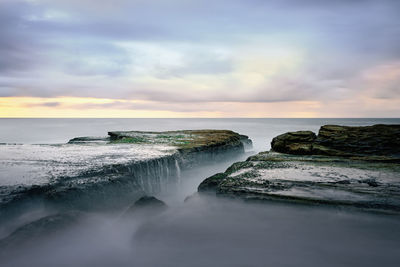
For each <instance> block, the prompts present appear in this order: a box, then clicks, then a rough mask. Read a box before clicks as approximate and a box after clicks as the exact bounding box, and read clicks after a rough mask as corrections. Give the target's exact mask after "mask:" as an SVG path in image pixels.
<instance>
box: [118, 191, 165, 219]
mask: <svg viewBox="0 0 400 267" xmlns="http://www.w3.org/2000/svg"><path fill="white" fill-rule="evenodd" d="M167 208H168V206H167V204H165V203H164V201H161V200H159V199H157V198H155V197H153V196H143V197H141V198H139V200H137V201H136V202H135V203H134V204H133V205H132V206H130V207H129V209H128V210H127V211H126V213H125V215H126V216H132V215H143V214H145V215H155V214H158V213H160V212H163V211H165V210H166V209H167Z"/></svg>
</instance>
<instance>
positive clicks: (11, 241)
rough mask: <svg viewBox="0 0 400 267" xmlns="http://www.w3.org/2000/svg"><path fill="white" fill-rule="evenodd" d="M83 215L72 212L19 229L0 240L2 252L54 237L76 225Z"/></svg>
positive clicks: (43, 219)
mask: <svg viewBox="0 0 400 267" xmlns="http://www.w3.org/2000/svg"><path fill="white" fill-rule="evenodd" d="M82 216H83V213H81V212H77V211H70V212H66V213H59V214H55V215H50V216H46V217H43V218H41V219H39V220H36V221H34V222H31V223H28V224H26V225H23V226H21V227H19V228H18V229H17V230H15V231H14V232H13V233H11V234H10V235H9V236H8V237H6V238H4V239H2V240H0V251H2V250H3V252H4V251H6V250H7V249H15V248H20V247H21V246H24V245H34V244H35V243H36V242H40V240H42V239H43V238H48V237H51V236H54V235H56V234H58V233H60V232H61V231H63V230H65V229H67V228H69V227H71V226H73V225H75V224H76V223H78V222H79V220H80V219H81V218H82Z"/></svg>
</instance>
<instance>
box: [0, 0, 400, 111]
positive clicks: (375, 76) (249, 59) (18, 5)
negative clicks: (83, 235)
mask: <svg viewBox="0 0 400 267" xmlns="http://www.w3.org/2000/svg"><path fill="white" fill-rule="evenodd" d="M0 117H162V118H164V117H400V1H398V0H375V1H372V0H335V1H324V0H185V1H184V0H157V1H155V0H146V1H144V0H130V1H128V0H113V1H98V0H57V1H54V0H25V1H22V0H0Z"/></svg>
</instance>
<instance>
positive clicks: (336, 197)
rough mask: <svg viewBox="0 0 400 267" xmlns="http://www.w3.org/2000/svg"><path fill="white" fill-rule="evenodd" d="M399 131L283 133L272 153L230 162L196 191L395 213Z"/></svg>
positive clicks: (399, 190) (399, 192) (398, 208)
mask: <svg viewBox="0 0 400 267" xmlns="http://www.w3.org/2000/svg"><path fill="white" fill-rule="evenodd" d="M398 130H399V126H398V125H377V126H370V127H342V126H332V125H330V126H323V127H321V130H320V132H319V135H318V136H317V135H315V134H314V133H312V132H309V131H300V132H293V133H286V134H283V135H280V136H278V137H276V138H274V139H273V141H272V150H271V151H267V152H261V153H259V154H257V155H254V156H251V157H249V158H248V159H247V160H246V161H243V162H237V163H234V164H233V165H231V166H230V167H229V168H228V169H227V170H226V171H225V172H224V173H218V174H216V175H213V176H211V177H209V178H207V179H205V180H204V181H203V182H202V183H201V184H200V185H199V187H198V191H199V192H201V193H212V194H217V195H219V196H231V197H239V198H243V199H253V200H264V201H280V202H282V201H283V202H290V203H302V204H314V205H320V204H327V205H332V206H341V207H352V208H361V209H368V210H374V211H380V212H389V213H399V212H400V163H399V150H400V147H399V146H398V145H397V144H398V143H399V135H398V134H399V131H398ZM322 144H323V145H322ZM316 148H318V149H316ZM274 150H275V151H282V152H285V153H278V152H275V151H274Z"/></svg>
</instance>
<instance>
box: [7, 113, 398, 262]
mask: <svg viewBox="0 0 400 267" xmlns="http://www.w3.org/2000/svg"><path fill="white" fill-rule="evenodd" d="M326 124H337V125H348V126H366V125H373V124H400V119H373V118H371V119H367V118H365V119H322V118H319V119H237V118H231V119H0V144H1V145H0V200H1V202H0V204H1V203H3V204H4V203H6V202H7V201H8V200H9V199H10V198H14V197H15V196H18V197H19V196H20V195H21V198H22V197H26V192H28V193H29V197H28V198H27V199H28V200H27V201H25V202H24V204H23V205H19V206H15V207H12V208H13V209H12V212H8V211H7V213H6V212H5V209H4V210H1V209H3V208H2V207H3V206H0V214H2V215H1V216H0V246H4V245H6V246H7V244H4V241H2V240H1V238H5V237H7V236H8V235H10V234H12V233H13V232H14V231H15V230H16V229H19V230H17V231H19V234H21V233H22V234H23V236H25V235H26V236H28V237H30V236H31V235H32V232H33V233H34V234H33V235H34V236H35V238H37V236H38V235H39V236H40V235H42V234H43V235H45V234H44V233H45V231H44V230H43V231H37V230H35V227H38V225H39V227H40V225H41V223H40V222H41V221H40V219H41V218H45V217H46V216H51V215H54V214H58V213H60V212H61V213H62V212H65V210H68V209H69V207H70V206H73V205H76V201H78V200H77V199H75V196H77V195H79V196H80V197H82V195H83V200H82V199H80V200H79V201H80V202H79V203H80V204H82V203H84V204H85V205H86V204H90V205H92V206H93V205H94V206H96V205H97V206H101V207H104V206H106V205H109V204H110V208H109V209H106V210H104V209H89V208H88V206H85V205H83V206H82V205H81V206H79V209H80V211H85V212H87V214H86V213H85V214H86V215H85V216H84V219H83V220H81V221H79V224H77V225H75V226H74V227H70V228H68V229H66V230H63V231H61V232H57V233H56V234H53V235H49V236H43V239H40V242H39V243H28V245H25V246H18V247H16V248H14V249H13V250H11V252H10V253H7V255H2V254H1V253H0V265H1V266H171V267H172V266H174V267H176V266H378V265H379V266H397V265H398V262H399V260H400V254H399V253H398V252H399V251H398V249H399V247H400V220H399V217H398V215H385V214H375V213H372V212H364V211H359V210H351V209H350V210H346V209H341V208H332V207H325V206H314V207H308V206H302V205H298V206H296V205H288V204H282V203H247V202H243V201H240V200H236V199H222V198H216V197H211V196H210V197H203V198H196V197H193V196H195V192H196V191H197V186H198V185H199V183H200V182H201V181H203V180H204V179H205V178H207V177H208V176H211V175H213V174H215V173H217V172H223V171H225V169H226V168H227V167H228V166H230V165H231V164H232V163H233V162H234V161H237V160H244V159H245V158H246V157H248V156H250V155H254V154H256V153H258V152H260V151H266V150H269V149H270V142H271V140H272V138H273V137H275V136H277V135H279V134H282V133H285V132H288V131H298V130H311V131H314V132H318V129H319V128H320V126H322V125H326ZM183 129H227V130H233V131H235V132H238V133H240V134H244V135H247V136H249V138H250V139H252V141H253V149H251V150H248V151H246V154H244V155H243V156H242V157H241V158H234V159H231V160H229V161H227V162H221V163H219V164H214V165H210V166H205V167H203V168H197V169H195V170H194V171H192V172H182V173H181V170H180V168H179V166H178V165H177V162H176V161H174V160H171V161H166V162H164V163H157V164H147V165H146V166H145V168H140V169H134V170H132V171H131V172H133V173H134V172H136V171H137V172H145V173H146V175H147V176H149V175H152V176H154V177H153V180H152V181H150V180H146V181H140V182H139V185H141V186H144V185H146V186H147V187H146V190H145V191H146V193H149V192H150V193H151V192H154V195H155V196H156V197H157V198H159V199H161V200H163V201H165V202H166V204H167V205H168V206H169V208H168V210H167V211H166V212H164V213H163V214H161V215H160V216H155V217H152V218H150V219H148V220H145V221H142V220H140V219H133V220H130V219H127V218H125V217H124V216H123V210H121V209H120V208H115V207H114V206H112V204H115V206H116V207H118V205H117V204H116V203H120V202H118V201H126V200H127V199H128V200H129V198H124V199H123V197H122V195H124V194H125V195H128V196H131V198H132V199H135V197H136V195H135V194H141V193H142V191H138V189H137V187H136V186H137V184H133V185H131V184H123V185H121V186H120V185H118V184H116V185H113V186H111V187H109V189H107V190H102V188H101V187H102V185H104V184H105V183H109V182H110V179H111V178H110V177H109V176H110V173H111V172H110V171H109V165H110V164H112V166H113V168H115V169H116V171H114V172H112V175H114V176H115V175H118V173H120V170H124V168H125V167H127V166H128V167H127V168H131V167H130V165H129V164H130V163H131V162H134V161H139V160H146V159H147V158H154V157H155V158H157V157H162V156H165V155H168V153H170V151H169V150H168V149H167V148H165V147H162V146H160V147H158V146H152V147H145V148H144V147H141V146H134V145H133V146H126V145H113V146H103V145H96V146H92V145H87V146H84V145H66V143H67V142H68V140H70V139H72V138H74V137H79V136H99V137H101V136H106V135H107V132H108V131H128V130H132V131H133V130H136V131H171V130H183ZM160 164H166V165H167V166H169V167H168V168H167V169H166V170H165V171H163V170H161V169H162V168H161V167H162V166H160ZM119 168H120V169H119ZM97 171H98V172H97ZM82 173H83V174H82ZM71 177H73V179H72V178H71ZM76 177H79V179H76V181H74V179H75V178H76ZM93 177H94V178H95V180H94V181H95V182H94V184H95V186H94V187H93V186H92V187H90V188H89V189H90V190H88V187H84V184H85V180H88V179H92V180H93V179H94V178H93ZM167 178H168V181H167V185H166V186H160V181H162V180H163V179H167ZM175 178H176V179H175ZM299 179H300V180H301V177H299ZM65 181H67V182H68V183H66V182H65ZM71 181H72V182H71ZM70 182H71V183H72V184H74V186H75V187H74V190H78V191H79V190H80V191H79V194H76V195H74V194H73V193H72V194H70V195H68V196H66V197H64V196H63V198H61V199H62V201H63V203H58V202H57V201H58V200H57V199H56V200H55V199H54V198H53V199H52V198H51V197H54V196H58V195H57V192H58V190H61V189H62V190H65V187H66V186H67V185H68V184H71V183H70ZM153 182H154V183H153ZM152 183H153V184H152ZM47 185H48V186H53V187H51V190H54V192H55V193H54V194H53V192H52V194H49V195H48V196H47V198H45V199H44V200H43V199H41V200H40V201H38V200H37V199H36V198H32V197H31V196H32V194H37V192H38V191H40V190H42V189H43V188H47V187H46V186H47ZM171 185H173V186H171ZM35 186H37V187H35ZM25 187H27V188H28V187H29V188H31V187H32V188H33V190H31V191H29V190H28V191H26V190H25ZM46 190H48V189H46ZM85 190H87V191H85ZM74 192H75V191H74ZM82 192H83V194H82ZM39 193H40V192H39ZM99 195H100V196H101V197H99ZM49 196H50V197H49ZM188 197H190V198H189V200H188ZM31 199H32V200H31ZM18 200H19V199H18ZM50 200H51V203H52V206H50V205H47V206H46V205H45V204H46V203H45V202H46V201H48V202H50ZM121 203H122V202H121ZM92 206H91V207H92ZM21 210H25V211H27V212H25V213H24V214H23V216H16V215H15V214H16V213H18V212H19V211H21ZM6 217H7V218H6ZM37 221H38V222H39V223H37V224H31V223H32V222H37ZM24 225H28V227H25V228H23V227H24ZM20 227H22V228H20ZM21 229H22V230H21ZM14 233H15V232H14ZM4 240H10V239H4ZM34 240H36V239H34ZM11 241H13V242H14V241H15V238H14V239H11ZM17 241H18V240H17ZM2 242H3V243H2ZM7 242H8V241H7ZM18 255H24V257H20V256H18Z"/></svg>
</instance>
